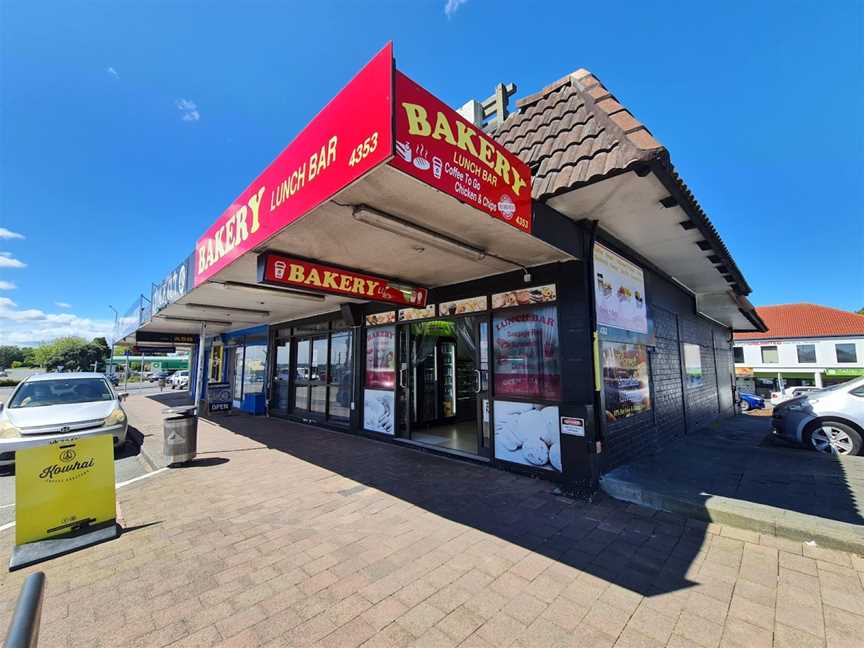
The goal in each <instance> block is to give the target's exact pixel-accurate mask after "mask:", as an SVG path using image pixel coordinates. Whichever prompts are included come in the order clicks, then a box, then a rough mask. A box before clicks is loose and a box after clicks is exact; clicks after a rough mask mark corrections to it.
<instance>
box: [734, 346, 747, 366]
mask: <svg viewBox="0 0 864 648" xmlns="http://www.w3.org/2000/svg"><path fill="white" fill-rule="evenodd" d="M732 355H733V357H734V360H735V363H736V364H743V362H744V347H740V346H736V347H732Z"/></svg>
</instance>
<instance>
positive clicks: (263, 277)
mask: <svg viewBox="0 0 864 648" xmlns="http://www.w3.org/2000/svg"><path fill="white" fill-rule="evenodd" d="M258 282H259V283H263V284H270V285H275V286H290V287H292V288H302V289H304V290H312V291H316V292H326V293H331V294H333V295H343V296H345V297H355V298H357V299H366V300H369V301H379V302H386V303H388V304H397V305H399V306H412V307H415V308H422V307H423V306H425V305H426V297H427V296H428V291H427V290H426V289H425V288H418V287H416V286H407V285H405V284H402V283H398V282H395V281H391V280H390V279H385V278H384V277H376V276H374V275H368V274H363V273H360V272H356V271H354V270H348V269H347V268H337V267H335V266H329V265H323V264H321V263H315V262H313V261H307V260H306V259H296V258H293V257H287V256H284V255H281V254H273V253H272V252H265V253H264V254H262V255H260V256H259V257H258Z"/></svg>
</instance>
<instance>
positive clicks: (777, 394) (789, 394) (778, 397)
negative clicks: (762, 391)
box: [771, 387, 819, 405]
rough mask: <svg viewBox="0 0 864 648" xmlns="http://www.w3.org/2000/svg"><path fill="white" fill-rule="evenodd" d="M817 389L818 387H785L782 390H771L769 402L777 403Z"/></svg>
mask: <svg viewBox="0 0 864 648" xmlns="http://www.w3.org/2000/svg"><path fill="white" fill-rule="evenodd" d="M817 389H819V388H818V387H786V388H785V389H784V390H782V391H772V392H771V404H772V405H779V404H780V403H785V402H786V401H788V400H792V399H793V398H798V397H799V396H806V395H807V394H810V393H812V392H814V391H816V390H817Z"/></svg>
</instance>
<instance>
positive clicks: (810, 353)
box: [798, 344, 816, 364]
mask: <svg viewBox="0 0 864 648" xmlns="http://www.w3.org/2000/svg"><path fill="white" fill-rule="evenodd" d="M798 362H800V363H801V364H808V363H814V362H816V345H815V344H799V345H798Z"/></svg>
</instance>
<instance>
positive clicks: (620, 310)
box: [594, 245, 648, 334]
mask: <svg viewBox="0 0 864 648" xmlns="http://www.w3.org/2000/svg"><path fill="white" fill-rule="evenodd" d="M594 295H595V301H596V305H597V325H598V326H611V327H613V328H618V329H623V330H625V331H633V332H635V333H644V334H647V333H648V314H647V309H646V307H645V275H644V273H643V272H642V269H641V268H639V267H638V266H635V265H633V264H632V263H630V262H629V261H627V260H626V259H624V258H623V257H621V256H619V255H617V254H615V253H614V252H612V251H611V250H608V249H606V248H605V247H603V246H602V245H595V246H594Z"/></svg>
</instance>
